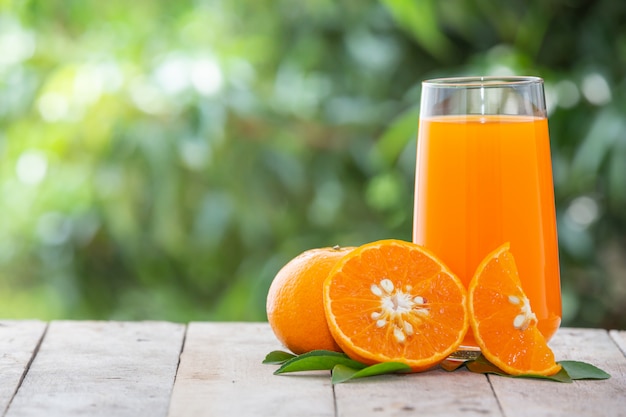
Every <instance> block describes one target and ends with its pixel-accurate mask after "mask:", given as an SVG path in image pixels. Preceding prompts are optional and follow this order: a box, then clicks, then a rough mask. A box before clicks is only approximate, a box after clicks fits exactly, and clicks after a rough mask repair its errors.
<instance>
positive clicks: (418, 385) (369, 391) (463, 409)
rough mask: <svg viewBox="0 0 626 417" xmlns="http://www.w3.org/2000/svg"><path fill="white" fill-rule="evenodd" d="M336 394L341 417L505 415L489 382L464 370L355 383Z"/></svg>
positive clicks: (377, 378) (431, 372)
mask: <svg viewBox="0 0 626 417" xmlns="http://www.w3.org/2000/svg"><path fill="white" fill-rule="evenodd" d="M335 393H336V397H337V398H336V401H337V415H338V416H339V417H348V416H358V417H369V416H372V417H374V416H375V417H380V416H395V415H419V416H442V417H443V416H445V417H449V416H460V415H462V416H501V415H502V413H501V412H500V409H499V408H498V402H497V401H496V398H495V396H494V394H493V391H492V390H491V387H490V386H489V381H488V380H487V378H486V377H485V376H484V375H481V374H474V373H471V372H468V371H466V370H464V369H463V370H457V371H455V372H452V373H450V372H446V371H444V370H441V369H437V370H433V371H427V372H424V373H420V374H411V375H384V376H380V377H373V378H367V379H362V380H355V381H351V382H349V383H345V384H341V385H337V386H335Z"/></svg>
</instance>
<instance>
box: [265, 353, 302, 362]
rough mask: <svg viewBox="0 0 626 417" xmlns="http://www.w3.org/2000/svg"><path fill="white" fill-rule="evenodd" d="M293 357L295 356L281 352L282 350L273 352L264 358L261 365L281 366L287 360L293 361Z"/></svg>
mask: <svg viewBox="0 0 626 417" xmlns="http://www.w3.org/2000/svg"><path fill="white" fill-rule="evenodd" d="M295 357H296V355H294V354H292V353H289V352H283V351H282V350H274V351H272V352H270V353H268V354H267V355H266V356H265V359H264V360H263V363H264V364H269V365H282V364H283V363H285V362H287V361H288V360H289V359H293V358H295Z"/></svg>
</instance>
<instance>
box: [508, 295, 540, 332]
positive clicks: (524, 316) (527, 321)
mask: <svg viewBox="0 0 626 417" xmlns="http://www.w3.org/2000/svg"><path fill="white" fill-rule="evenodd" d="M509 303H511V304H513V305H516V306H520V312H519V314H518V315H517V316H515V318H513V327H515V328H516V329H518V330H526V329H527V328H528V326H530V325H531V324H533V323H537V316H536V315H535V313H533V311H532V309H531V308H530V301H529V300H528V298H527V297H526V296H522V298H519V297H517V296H515V295H509Z"/></svg>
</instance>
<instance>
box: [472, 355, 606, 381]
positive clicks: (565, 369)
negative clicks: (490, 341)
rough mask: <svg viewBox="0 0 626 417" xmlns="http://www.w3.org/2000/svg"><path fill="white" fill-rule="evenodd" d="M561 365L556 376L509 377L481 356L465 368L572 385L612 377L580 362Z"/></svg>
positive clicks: (525, 375) (477, 371)
mask: <svg viewBox="0 0 626 417" xmlns="http://www.w3.org/2000/svg"><path fill="white" fill-rule="evenodd" d="M559 364H560V365H561V366H562V368H561V370H560V371H559V372H557V373H556V374H554V375H548V376H544V375H528V374H524V375H509V374H507V373H506V372H504V371H502V370H501V369H500V368H498V367H497V366H495V365H494V364H492V363H491V362H489V360H487V358H485V357H484V356H483V355H480V356H479V357H478V358H476V359H475V360H473V361H469V362H466V364H465V366H466V367H467V369H469V370H470V371H472V372H476V373H480V374H495V375H500V376H506V377H511V378H534V379H546V380H549V381H555V382H564V383H571V382H572V381H573V380H578V379H608V378H610V377H611V375H609V374H608V373H606V372H604V371H603V370H602V369H600V368H597V367H595V366H593V365H591V364H589V363H586V362H580V361H561V362H559Z"/></svg>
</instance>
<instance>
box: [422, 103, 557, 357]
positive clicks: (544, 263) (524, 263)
mask: <svg viewBox="0 0 626 417" xmlns="http://www.w3.org/2000/svg"><path fill="white" fill-rule="evenodd" d="M414 214H415V217H414V230H413V240H414V242H416V243H419V244H421V245H423V246H425V247H427V248H428V249H431V250H432V251H433V252H434V253H436V254H437V255H438V256H439V257H440V258H441V259H442V260H443V261H444V262H445V263H446V264H447V265H448V266H449V267H450V269H451V270H452V271H453V272H454V273H456V274H457V275H458V276H459V278H460V279H461V280H462V281H463V282H464V283H465V285H466V286H467V285H468V283H469V281H470V279H471V278H472V275H473V274H474V272H475V270H476V268H477V267H478V265H479V263H480V262H481V261H482V259H483V258H484V257H485V256H486V255H487V254H489V253H490V252H491V251H492V250H494V249H495V248H496V247H498V246H499V245H501V244H502V243H504V242H510V244H511V253H512V254H513V256H515V260H516V263H517V266H518V270H519V275H520V278H521V280H522V286H523V290H524V291H525V292H526V294H527V295H528V298H529V300H530V305H531V308H532V310H533V312H534V313H535V314H536V316H537V318H538V320H539V323H538V327H539V329H540V331H541V332H542V333H543V334H544V336H546V338H548V339H549V338H550V337H552V335H554V333H555V332H556V330H557V329H558V327H559V325H560V321H561V291H560V282H559V259H558V246H557V233H556V222H555V209H554V191H553V184H552V166H551V159H550V143H549V137H548V122H547V119H546V118H538V117H533V116H508V115H464V116H434V117H426V118H423V119H421V120H420V127H419V139H418V151H417V167H416V184H415V213H414ZM464 344H465V345H468V346H476V344H475V342H474V340H473V336H472V335H471V334H468V336H467V338H466V339H465V343H464Z"/></svg>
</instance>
